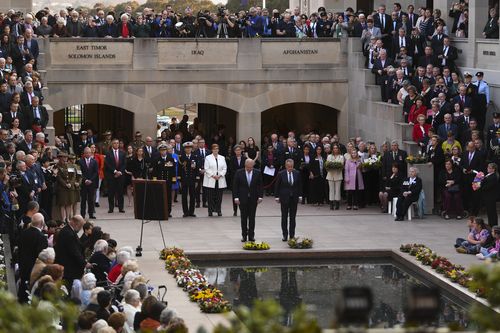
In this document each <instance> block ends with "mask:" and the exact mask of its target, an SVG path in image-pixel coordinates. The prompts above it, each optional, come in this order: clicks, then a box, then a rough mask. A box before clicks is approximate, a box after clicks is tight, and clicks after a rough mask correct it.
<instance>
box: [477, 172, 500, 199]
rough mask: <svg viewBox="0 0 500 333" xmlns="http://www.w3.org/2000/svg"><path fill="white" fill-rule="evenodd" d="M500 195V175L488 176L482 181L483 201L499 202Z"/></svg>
mask: <svg viewBox="0 0 500 333" xmlns="http://www.w3.org/2000/svg"><path fill="white" fill-rule="evenodd" d="M497 195H498V175H497V174H496V173H493V174H491V175H486V176H485V177H484V178H483V180H482V181H481V199H482V200H483V201H493V202H495V201H496V200H497Z"/></svg>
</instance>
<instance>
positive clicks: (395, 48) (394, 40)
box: [392, 35, 414, 56]
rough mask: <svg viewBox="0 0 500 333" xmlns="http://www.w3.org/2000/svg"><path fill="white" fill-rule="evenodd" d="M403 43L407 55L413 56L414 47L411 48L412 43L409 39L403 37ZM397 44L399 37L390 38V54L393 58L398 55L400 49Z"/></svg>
mask: <svg viewBox="0 0 500 333" xmlns="http://www.w3.org/2000/svg"><path fill="white" fill-rule="evenodd" d="M404 41H405V47H406V49H407V50H408V55H409V56H413V49H414V47H413V43H412V41H411V39H410V38H409V37H407V36H405V37H404ZM399 43H400V37H399V35H396V36H394V37H392V54H393V55H394V56H395V55H396V54H398V53H399V51H400V49H401V46H400V45H399Z"/></svg>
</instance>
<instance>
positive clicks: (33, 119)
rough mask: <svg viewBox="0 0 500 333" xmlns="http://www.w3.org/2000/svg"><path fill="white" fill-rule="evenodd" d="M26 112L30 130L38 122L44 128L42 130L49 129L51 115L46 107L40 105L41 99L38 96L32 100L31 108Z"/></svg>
mask: <svg viewBox="0 0 500 333" xmlns="http://www.w3.org/2000/svg"><path fill="white" fill-rule="evenodd" d="M25 111H26V116H27V118H28V127H29V128H32V126H33V125H34V124H36V123H37V122H38V121H39V122H40V125H41V126H42V130H44V129H45V128H46V127H47V124H48V122H49V113H48V112H47V109H46V108H45V106H43V105H40V98H39V97H38V96H35V97H33V98H32V99H31V107H28V108H26V109H25Z"/></svg>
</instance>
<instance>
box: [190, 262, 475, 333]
mask: <svg viewBox="0 0 500 333" xmlns="http://www.w3.org/2000/svg"><path fill="white" fill-rule="evenodd" d="M287 264H288V266H283V264H280V263H279V262H269V263H266V264H265V265H264V266H261V267H257V266H243V265H241V263H239V264H238V263H232V264H230V263H226V262H224V263H223V264H222V265H223V267H221V266H220V264H216V263H197V265H198V266H199V267H200V269H201V271H202V272H203V273H204V274H205V275H206V276H207V278H208V279H209V282H210V283H212V284H214V285H215V286H217V287H218V288H220V289H221V290H222V292H223V293H224V295H225V297H226V299H227V300H229V301H230V302H231V303H232V304H233V305H234V306H238V305H246V306H252V304H253V302H254V300H256V299H275V300H276V301H277V302H279V303H280V304H281V306H282V307H283V308H284V310H285V316H284V318H283V324H287V325H289V324H290V323H291V322H292V321H293V316H292V312H293V310H294V308H295V307H296V306H297V305H299V304H305V305H306V309H307V311H308V312H310V313H311V314H313V315H314V316H315V317H316V318H318V321H319V323H320V325H321V327H323V328H330V327H331V326H332V323H333V321H334V315H335V303H336V301H337V300H338V299H339V297H340V295H341V292H342V288H344V287H348V286H368V287H370V288H371V290H372V293H373V300H374V307H373V310H372V313H371V316H370V327H377V328H389V327H394V326H397V325H400V324H403V323H404V322H405V316H404V313H403V311H404V310H403V309H404V305H405V301H406V299H407V295H408V292H409V290H410V288H411V287H412V286H415V285H425V286H428V287H431V286H432V284H430V283H429V282H427V281H423V280H422V279H421V278H420V279H419V278H417V277H416V275H415V274H412V273H410V272H408V271H405V269H404V268H402V267H399V266H398V265H395V264H392V263H388V262H374V263H368V264H367V263H357V262H354V263H353V262H351V263H348V262H342V263H315V262H311V261H309V262H308V263H306V264H304V263H300V264H299V265H293V266H292V265H290V263H289V262H287ZM260 265H262V264H260ZM441 298H442V302H441V303H442V306H441V310H440V315H439V322H438V323H437V324H438V325H439V326H448V325H450V324H452V323H453V324H456V325H457V324H458V325H460V326H461V327H463V328H468V327H469V326H470V325H469V320H468V318H467V310H466V307H467V305H466V304H465V303H464V302H463V301H461V300H460V299H458V298H457V297H454V296H453V295H447V294H446V293H443V292H442V293H441Z"/></svg>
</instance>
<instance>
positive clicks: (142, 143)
mask: <svg viewBox="0 0 500 333" xmlns="http://www.w3.org/2000/svg"><path fill="white" fill-rule="evenodd" d="M130 145H131V146H132V148H134V150H137V149H139V148H142V147H144V146H145V145H146V142H145V141H143V140H134V141H132V143H131V144H130Z"/></svg>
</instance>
